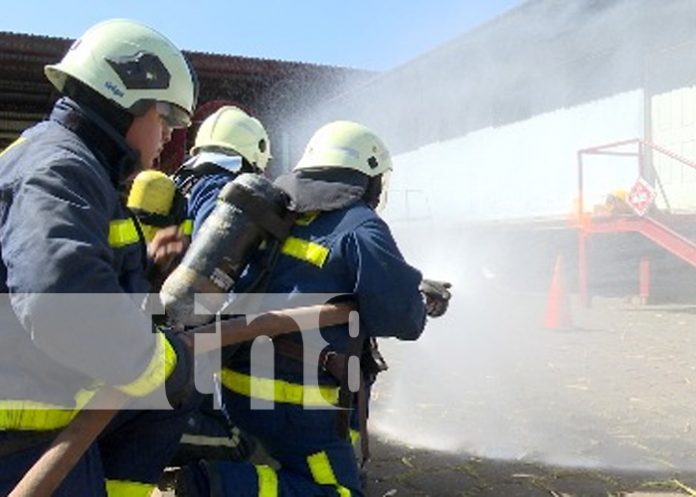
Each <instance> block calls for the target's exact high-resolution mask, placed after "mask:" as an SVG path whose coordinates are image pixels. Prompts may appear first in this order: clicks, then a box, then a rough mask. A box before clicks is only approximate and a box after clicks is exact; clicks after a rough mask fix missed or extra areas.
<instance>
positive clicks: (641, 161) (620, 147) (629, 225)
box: [577, 138, 696, 305]
mask: <svg viewBox="0 0 696 497" xmlns="http://www.w3.org/2000/svg"><path fill="white" fill-rule="evenodd" d="M627 149H628V150H627ZM656 153H657V154H661V155H663V156H665V157H669V158H670V159H672V160H674V161H676V163H678V164H680V165H681V166H683V167H687V168H691V169H694V170H696V162H694V161H692V160H690V159H687V158H686V157H682V156H680V155H679V154H676V153H674V152H672V151H671V150H667V149H665V148H664V147H661V146H659V145H655V144H652V143H649V142H646V141H644V140H641V139H638V138H636V139H631V140H624V141H618V142H614V143H609V144H606V145H601V146H597V147H591V148H586V149H583V150H579V151H578V199H577V223H578V228H579V235H578V273H579V274H578V284H579V291H580V299H581V302H582V303H583V304H584V305H589V303H590V298H589V290H588V262H587V238H588V237H589V236H590V235H591V234H596V233H620V232H637V233H640V234H642V235H643V236H645V237H646V238H647V239H649V240H651V241H652V242H654V243H655V244H656V245H658V246H660V247H662V248H663V249H665V250H667V251H669V252H670V253H672V254H674V255H675V256H677V257H679V258H680V259H682V260H684V261H686V262H687V263H689V264H691V265H692V266H694V267H696V243H695V242H694V241H692V240H690V239H688V238H687V237H685V236H683V235H681V234H679V233H678V232H677V231H675V230H674V229H673V228H670V227H667V226H666V225H665V223H664V222H665V221H666V220H667V219H668V217H669V216H670V215H671V211H672V208H671V206H670V202H669V199H668V197H667V194H666V191H665V188H664V187H663V185H662V182H661V180H660V176H659V174H658V171H657V170H656V169H655V167H654V166H653V164H654V162H653V161H652V160H651V159H652V157H653V156H654V155H655V154H656ZM648 154H651V155H650V157H649V156H648ZM589 155H602V156H617V157H635V159H636V166H637V172H638V177H640V178H643V179H646V180H648V182H649V183H651V184H652V185H653V186H654V187H656V190H657V191H658V192H659V195H660V198H661V200H662V202H663V204H664V209H663V210H662V211H660V212H659V217H660V218H661V219H657V216H658V213H657V211H656V210H654V209H653V210H651V211H648V212H646V213H645V214H644V215H643V216H638V215H637V214H626V213H624V214H620V215H610V216H602V217H594V216H592V214H591V213H588V212H585V205H584V204H585V201H584V197H585V163H584V159H585V157H586V156H589ZM648 168H650V170H649V171H648ZM648 172H649V173H650V174H648ZM647 176H650V178H648V177H647ZM646 266H647V260H645V261H644V260H642V261H641V271H640V288H641V295H642V294H643V293H644V292H646V291H647V290H646V289H647V287H648V286H649V283H648V281H649V280H648V279H646V278H648V276H647V275H648V274H649V271H648V270H647V269H646Z"/></svg>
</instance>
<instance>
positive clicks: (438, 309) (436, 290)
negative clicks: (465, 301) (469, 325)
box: [418, 279, 452, 318]
mask: <svg viewBox="0 0 696 497" xmlns="http://www.w3.org/2000/svg"><path fill="white" fill-rule="evenodd" d="M451 287H452V283H448V282H447V281H436V280H426V279H423V281H421V284H420V286H419V287H418V289H419V290H420V291H421V293H422V294H423V296H424V297H425V312H426V313H427V314H428V316H430V317H433V318H436V317H439V316H442V315H443V314H444V313H445V311H447V307H448V306H449V300H450V298H451V297H452V294H451V293H450V291H449V290H448V289H449V288H451Z"/></svg>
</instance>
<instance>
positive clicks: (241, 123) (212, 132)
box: [191, 105, 271, 171]
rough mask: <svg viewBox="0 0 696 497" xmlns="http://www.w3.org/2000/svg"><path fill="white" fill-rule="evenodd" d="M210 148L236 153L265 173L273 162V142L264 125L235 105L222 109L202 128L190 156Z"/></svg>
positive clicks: (206, 120) (204, 123)
mask: <svg viewBox="0 0 696 497" xmlns="http://www.w3.org/2000/svg"><path fill="white" fill-rule="evenodd" d="M208 148H215V149H220V150H222V151H229V152H235V153H237V154H239V155H241V156H242V157H244V158H245V159H246V160H247V161H248V162H249V163H250V164H252V165H254V166H256V167H258V168H259V169H260V170H262V171H263V170H264V169H266V166H267V165H268V161H269V160H270V159H271V142H270V140H269V139H268V133H267V132H266V130H265V128H264V127H263V125H262V124H261V122H260V121H259V120H258V119H256V118H254V117H251V116H249V114H247V113H246V112H244V111H243V110H242V109H240V108H239V107H235V106H234V105H225V106H224V107H220V108H219V109H218V110H217V111H215V113H213V114H211V115H210V116H208V117H207V118H206V119H205V121H203V123H202V124H201V127H200V128H199V129H198V133H197V134H196V142H195V144H194V146H193V148H192V149H191V155H196V154H198V153H199V152H200V151H201V150H204V149H208Z"/></svg>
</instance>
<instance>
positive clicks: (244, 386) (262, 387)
mask: <svg viewBox="0 0 696 497" xmlns="http://www.w3.org/2000/svg"><path fill="white" fill-rule="evenodd" d="M220 380H221V381H222V384H223V385H224V386H225V387H226V388H228V389H229V390H232V391H233V392H235V393H238V394H240V395H245V396H247V397H253V398H255V399H261V400H268V401H271V402H284V403H286V404H298V405H304V406H324V405H326V404H327V403H328V404H336V403H338V387H325V386H316V385H298V384H296V383H290V382H287V381H283V380H274V379H272V378H260V377H258V376H254V377H252V376H249V375H246V374H243V373H238V372H237V371H233V370H231V369H227V368H224V369H223V370H222V371H221V372H220Z"/></svg>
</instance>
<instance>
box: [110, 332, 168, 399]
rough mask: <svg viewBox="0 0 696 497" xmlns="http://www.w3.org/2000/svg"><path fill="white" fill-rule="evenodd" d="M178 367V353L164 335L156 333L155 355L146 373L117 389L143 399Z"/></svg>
mask: <svg viewBox="0 0 696 497" xmlns="http://www.w3.org/2000/svg"><path fill="white" fill-rule="evenodd" d="M175 367H176V352H174V349H173V348H172V344H170V343H169V340H167V338H166V337H165V336H164V333H155V353H154V354H153V355H152V360H151V361H150V364H148V365H147V367H146V368H145V371H143V373H142V374H141V375H140V376H138V378H136V379H135V381H132V382H130V383H128V384H127V385H119V386H117V387H116V388H118V389H119V390H121V391H122V392H125V393H127V394H128V395H133V396H135V397H142V396H145V395H148V394H149V393H151V392H152V391H153V390H155V389H156V388H157V387H159V386H160V385H162V383H164V380H166V379H167V378H168V377H169V375H170V374H171V373H172V371H174V368H175Z"/></svg>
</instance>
